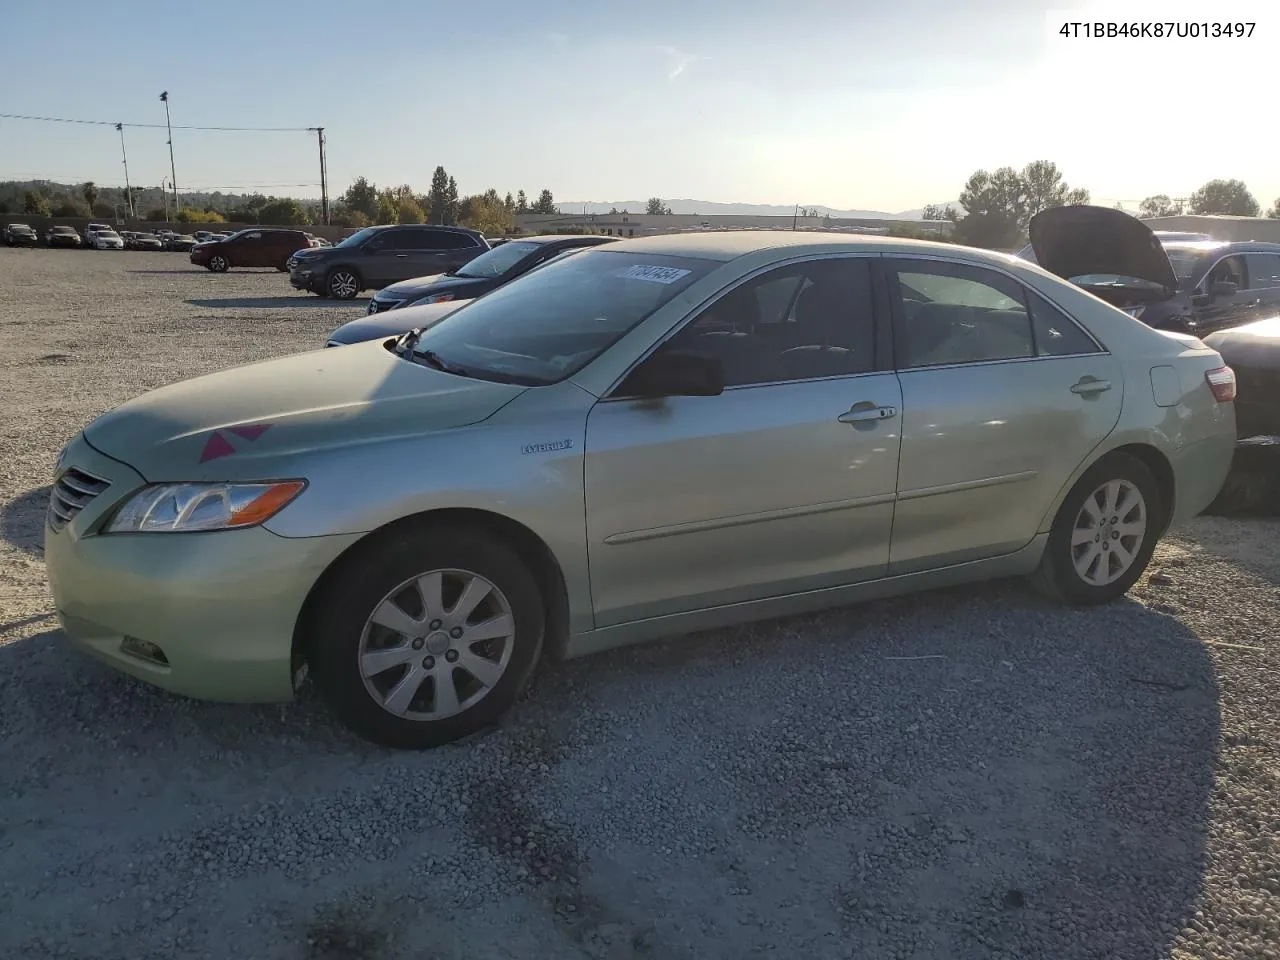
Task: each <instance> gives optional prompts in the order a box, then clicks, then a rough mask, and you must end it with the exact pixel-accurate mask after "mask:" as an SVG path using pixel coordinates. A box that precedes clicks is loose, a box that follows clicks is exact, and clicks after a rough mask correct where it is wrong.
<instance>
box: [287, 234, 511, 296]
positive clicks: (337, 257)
mask: <svg viewBox="0 0 1280 960" xmlns="http://www.w3.org/2000/svg"><path fill="white" fill-rule="evenodd" d="M488 249H489V241H487V240H486V239H485V238H484V236H483V235H481V234H479V233H477V232H476V231H475V230H468V229H466V228H464V227H439V226H426V225H422V224H394V225H388V226H379V227H365V228H364V229H363V230H357V231H356V232H355V233H353V234H351V236H349V237H347V238H346V239H344V240H343V241H342V242H341V243H337V244H334V245H333V246H332V247H309V248H308V249H306V250H299V251H298V252H297V253H295V254H294V255H293V256H291V257H290V258H289V261H288V264H287V266H288V268H289V283H290V284H291V285H292V286H293V288H294V289H295V290H309V291H310V292H312V293H318V294H321V295H322V296H326V297H333V298H335V299H338V300H351V299H352V298H354V297H356V296H357V295H358V294H359V293H360V292H361V291H362V290H369V289H373V290H379V289H381V288H383V287H386V286H390V285H391V284H393V283H399V282H401V281H402V280H411V279H413V278H414V277H422V276H427V275H433V274H442V273H447V272H449V271H450V270H456V269H458V268H459V267H461V266H462V265H463V264H465V263H469V262H470V261H472V260H474V259H475V258H476V257H478V256H480V255H481V254H482V253H484V252H485V251H486V250H488Z"/></svg>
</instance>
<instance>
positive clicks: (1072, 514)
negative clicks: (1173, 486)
mask: <svg viewBox="0 0 1280 960" xmlns="http://www.w3.org/2000/svg"><path fill="white" fill-rule="evenodd" d="M1135 495H1136V499H1135ZM1108 497H1115V501H1114V502H1115V503H1116V505H1117V506H1118V507H1119V509H1118V510H1117V509H1115V508H1114V507H1113V510H1103V509H1099V508H1100V507H1105V506H1106V504H1107V503H1108V502H1110V501H1108ZM1089 503H1092V504H1093V506H1092V507H1087V505H1088V504H1089ZM1166 509H1167V507H1166V504H1165V502H1164V497H1163V496H1162V495H1161V493H1160V485H1159V484H1158V483H1156V478H1155V477H1154V476H1153V475H1152V473H1151V470H1150V469H1148V467H1147V465H1146V464H1145V463H1143V462H1142V461H1141V460H1139V459H1138V458H1137V457H1134V456H1130V455H1129V454H1127V453H1111V454H1108V455H1107V456H1105V457H1103V458H1102V459H1101V460H1099V461H1098V462H1097V463H1095V464H1094V465H1093V466H1092V467H1090V468H1089V469H1088V470H1086V471H1085V473H1084V475H1083V476H1082V477H1081V478H1080V479H1079V480H1078V481H1077V482H1076V484H1075V486H1073V487H1072V488H1071V491H1070V492H1069V493H1068V494H1067V496H1066V499H1065V500H1063V502H1062V506H1061V507H1060V508H1059V509H1058V515H1057V516H1056V517H1055V518H1054V521H1053V526H1052V527H1051V528H1050V532H1049V542H1048V543H1047V544H1046V545H1045V550H1044V556H1043V557H1042V558H1041V560H1040V567H1039V569H1037V570H1036V572H1035V573H1034V574H1032V577H1031V580H1032V584H1033V585H1034V586H1035V587H1036V589H1037V590H1038V591H1039V592H1040V593H1041V594H1043V595H1044V596H1046V597H1048V598H1049V599H1052V600H1055V601H1057V602H1059V603H1066V604H1070V605H1072V606H1081V607H1088V606H1097V605H1099V604H1103V603H1110V602H1111V601H1113V600H1117V599H1119V598H1120V597H1122V596H1124V594H1125V593H1127V592H1128V590H1129V588H1130V587H1132V586H1133V585H1134V584H1135V583H1137V581H1138V578H1139V577H1141V576H1142V573H1143V571H1144V570H1146V568H1147V564H1148V563H1150V562H1151V555H1152V553H1154V552H1155V548H1156V541H1157V540H1158V539H1159V537H1160V534H1161V533H1162V531H1163V529H1164V526H1165V523H1164V520H1165V510H1166ZM1113 511H1114V512H1113ZM1107 514H1110V515H1109V516H1108V515H1107ZM1113 519H1115V520H1118V521H1119V523H1118V524H1117V525H1112V523H1111V521H1112V520H1113ZM1139 524H1140V526H1141V529H1140V531H1139ZM1089 532H1093V534H1094V536H1093V537H1092V538H1088V536H1087V535H1088V533H1089ZM1135 533H1137V534H1138V535H1137V536H1136V537H1135V536H1134V534H1135ZM1077 541H1078V542H1077ZM1073 543H1074V545H1073ZM1126 556H1127V557H1128V561H1127V565H1125V560H1124V558H1125V557H1126Z"/></svg>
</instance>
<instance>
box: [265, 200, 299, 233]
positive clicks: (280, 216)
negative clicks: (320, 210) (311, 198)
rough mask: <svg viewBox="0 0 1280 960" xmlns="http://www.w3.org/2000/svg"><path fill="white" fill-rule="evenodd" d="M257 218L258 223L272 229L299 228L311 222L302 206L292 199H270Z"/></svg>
mask: <svg viewBox="0 0 1280 960" xmlns="http://www.w3.org/2000/svg"><path fill="white" fill-rule="evenodd" d="M258 216H259V222H260V223H265V224H269V225H270V226H273V227H300V226H303V225H305V224H307V223H310V222H311V221H310V219H309V218H308V217H307V211H306V210H304V209H302V204H300V203H298V201H297V200H294V199H293V198H292V197H272V198H271V199H270V200H269V201H268V202H267V204H266V206H264V207H263V208H262V209H261V210H260V211H259V213H258Z"/></svg>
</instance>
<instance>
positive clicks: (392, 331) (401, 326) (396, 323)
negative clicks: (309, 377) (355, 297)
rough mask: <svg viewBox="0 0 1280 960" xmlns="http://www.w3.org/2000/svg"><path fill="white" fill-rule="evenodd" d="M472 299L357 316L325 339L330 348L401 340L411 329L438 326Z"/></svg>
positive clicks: (443, 301) (426, 304) (444, 301)
mask: <svg viewBox="0 0 1280 960" xmlns="http://www.w3.org/2000/svg"><path fill="white" fill-rule="evenodd" d="M470 302H471V301H470V300H442V301H440V302H439V303H425V304H422V305H421V306H417V307H405V308H404V309H402V310H391V311H388V312H386V313H370V314H366V315H365V316H363V317H356V318H355V319H354V320H349V321H347V322H346V323H344V324H343V325H342V326H340V327H338V328H337V329H336V330H334V331H333V332H332V333H330V334H329V336H328V337H327V338H326V340H325V346H326V347H345V346H350V345H351V344H353V343H364V342H365V341H368V340H385V339H386V338H387V337H398V336H401V335H402V334H405V333H408V332H409V331H410V330H425V329H427V328H428V327H432V326H435V325H436V324H437V323H439V322H440V321H441V320H443V319H444V318H445V317H447V316H449V314H451V313H453V312H454V311H455V310H457V309H459V308H461V307H463V306H465V305H466V304H468V303H470Z"/></svg>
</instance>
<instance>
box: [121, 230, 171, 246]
mask: <svg viewBox="0 0 1280 960" xmlns="http://www.w3.org/2000/svg"><path fill="white" fill-rule="evenodd" d="M124 245H125V246H126V247H128V248H129V249H130V250H163V249H164V244H163V243H161V242H160V238H159V237H157V236H156V235H155V234H154V233H133V234H130V235H129V237H128V238H127V239H126V240H125V242H124Z"/></svg>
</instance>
